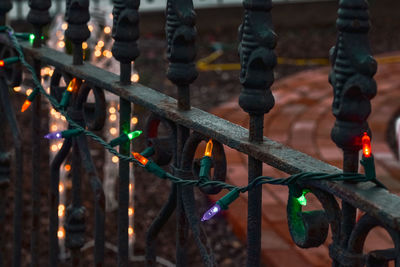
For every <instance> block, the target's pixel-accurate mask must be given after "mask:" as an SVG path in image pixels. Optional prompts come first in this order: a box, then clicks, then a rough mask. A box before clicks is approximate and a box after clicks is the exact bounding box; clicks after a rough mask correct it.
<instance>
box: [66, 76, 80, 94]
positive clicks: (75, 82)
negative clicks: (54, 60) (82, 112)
mask: <svg viewBox="0 0 400 267" xmlns="http://www.w3.org/2000/svg"><path fill="white" fill-rule="evenodd" d="M79 86H80V81H79V80H78V79H77V78H73V79H72V80H71V81H70V82H69V84H68V87H67V91H68V92H73V91H75V89H76V88H78V87H79Z"/></svg>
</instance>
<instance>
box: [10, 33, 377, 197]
mask: <svg viewBox="0 0 400 267" xmlns="http://www.w3.org/2000/svg"><path fill="white" fill-rule="evenodd" d="M6 31H7V33H8V36H9V38H10V40H11V42H12V44H13V46H14V48H15V49H16V51H17V52H18V55H19V59H20V61H21V63H22V64H23V65H24V66H25V67H26V69H27V70H28V71H29V72H30V73H31V75H32V80H33V82H34V83H35V86H36V88H35V90H39V91H40V93H42V94H43V95H44V96H45V97H46V98H47V99H48V100H49V102H50V103H51V105H52V106H53V107H54V109H56V110H57V111H58V112H60V113H61V114H62V115H63V116H64V117H65V119H66V120H67V121H68V123H69V124H70V125H71V126H72V127H74V128H76V129H79V130H81V133H84V134H85V135H86V136H88V137H90V138H92V139H93V140H94V141H96V142H98V143H99V144H101V145H102V146H103V147H104V148H105V149H107V150H108V151H109V152H110V153H111V154H113V155H115V156H117V157H118V158H119V159H120V160H124V161H129V162H133V163H135V164H136V165H139V166H141V167H143V165H142V164H141V163H140V162H139V161H138V160H136V159H135V158H134V157H131V156H125V155H122V154H120V153H118V151H117V150H116V149H114V148H113V147H112V146H110V144H109V143H108V142H106V141H105V140H103V139H102V138H101V137H100V136H98V135H96V134H94V133H93V132H91V131H89V130H86V129H85V128H84V127H82V126H80V125H79V124H78V123H76V122H75V121H74V120H72V119H71V118H70V117H69V116H68V114H67V112H66V111H65V109H64V108H62V107H61V106H60V104H59V103H58V101H57V99H56V98H54V97H53V96H51V95H50V94H48V93H47V92H46V90H44V88H43V86H42V84H41V82H40V80H39V78H38V77H37V75H36V72H35V69H34V68H33V67H32V66H31V65H30V64H29V63H28V62H27V61H26V60H25V56H24V52H23V49H22V47H21V45H20V43H19V42H18V39H17V38H16V36H15V35H14V30H13V29H12V28H11V27H9V26H7V28H6ZM165 178H166V179H168V180H170V181H171V182H172V183H174V184H178V185H182V186H196V187H209V186H213V187H217V188H221V189H227V190H229V191H231V190H234V189H238V190H239V191H240V192H241V193H245V192H246V191H249V190H251V189H253V188H255V187H257V186H261V185H263V184H272V185H283V186H284V185H286V186H290V185H295V184H296V183H298V182H300V181H310V180H314V181H316V180H330V181H344V180H346V181H354V182H366V181H372V182H375V184H376V185H378V186H383V185H382V184H381V183H380V182H378V181H377V180H376V179H368V178H367V177H366V176H365V175H362V174H357V173H335V174H327V173H317V172H301V173H297V174H294V175H291V176H289V177H288V178H272V177H268V176H259V177H257V178H255V179H254V180H253V181H252V182H250V183H249V184H248V185H246V186H242V187H238V186H234V185H231V184H228V183H225V182H221V181H210V180H204V179H199V180H184V179H181V178H179V177H176V176H174V175H172V174H171V173H169V172H166V174H165Z"/></svg>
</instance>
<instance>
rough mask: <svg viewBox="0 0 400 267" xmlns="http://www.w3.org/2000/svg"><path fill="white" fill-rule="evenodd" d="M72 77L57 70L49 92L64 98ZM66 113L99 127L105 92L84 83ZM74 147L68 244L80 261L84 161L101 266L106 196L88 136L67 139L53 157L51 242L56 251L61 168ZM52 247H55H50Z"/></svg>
mask: <svg viewBox="0 0 400 267" xmlns="http://www.w3.org/2000/svg"><path fill="white" fill-rule="evenodd" d="M71 78H72V77H70V75H68V74H64V73H62V72H61V71H59V70H57V69H56V70H55V71H54V74H53V76H52V79H51V81H50V94H51V95H53V96H55V97H56V98H57V99H58V100H60V99H61V97H62V93H63V92H64V91H65V90H66V86H63V85H61V79H64V82H65V84H68V83H69V81H70V80H71ZM91 90H92V91H93V95H94V100H95V102H94V103H90V104H91V105H89V106H88V105H87V104H88V103H86V101H87V98H88V95H89V92H90V91H91ZM68 104H69V106H68V107H67V112H68V114H69V115H70V117H71V118H72V119H73V120H74V121H76V122H78V123H79V124H80V125H82V126H85V125H88V127H89V128H90V129H92V130H99V129H101V128H102V127H103V125H104V120H105V110H106V108H105V107H106V104H105V97H104V92H103V91H102V90H101V89H99V88H96V87H95V88H93V89H92V86H90V84H88V83H83V84H82V85H81V86H80V88H78V89H77V90H76V92H75V93H74V96H73V97H72V98H71V100H70V102H69V103H68ZM71 148H72V153H73V162H72V170H73V188H72V191H73V194H72V195H73V201H72V206H70V207H68V209H67V213H66V225H65V230H66V243H65V244H66V247H68V248H69V249H71V251H72V260H73V262H75V263H77V262H79V261H80V259H79V258H80V255H79V253H80V252H79V251H80V249H81V248H82V247H83V245H84V242H85V241H84V229H85V221H84V207H83V206H82V205H81V200H80V196H79V194H80V188H81V178H82V177H81V173H80V168H81V164H82V165H83V167H84V168H85V170H86V172H87V174H88V176H89V179H90V184H91V188H92V191H93V193H94V202H95V256H94V257H95V263H96V266H101V265H102V264H103V261H104V222H105V196H104V191H103V187H102V184H101V181H100V179H99V177H98V175H97V172H96V168H95V165H94V163H93V161H92V158H91V154H90V150H89V147H88V145H87V140H86V137H85V136H83V135H78V136H75V137H72V138H65V139H64V142H63V146H62V147H61V149H60V151H59V152H58V153H57V155H56V157H55V158H54V160H53V162H52V164H51V166H52V168H51V181H54V182H53V183H52V185H51V196H52V197H51V213H50V244H52V245H54V246H55V250H56V251H57V247H58V243H57V236H56V235H57V224H58V218H57V214H56V213H55V212H54V210H55V211H56V210H57V206H58V202H59V191H58V190H59V189H58V182H59V168H60V166H61V164H62V162H63V161H64V160H65V158H66V156H67V155H68V153H69V152H70V150H71ZM50 249H53V250H54V248H52V246H50ZM56 251H51V252H50V255H51V258H50V264H51V266H56V264H57V261H58V259H57V256H52V255H53V254H54V255H57V253H56Z"/></svg>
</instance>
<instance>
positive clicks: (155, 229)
mask: <svg viewBox="0 0 400 267" xmlns="http://www.w3.org/2000/svg"><path fill="white" fill-rule="evenodd" d="M161 125H162V126H163V128H165V129H164V132H166V133H165V135H166V136H165V135H164V134H163V135H161V134H162V133H161V132H162V131H161V129H160V128H161V127H160V126H161ZM144 135H145V137H146V143H147V145H148V146H151V147H153V148H154V155H153V160H154V161H155V162H156V163H157V164H159V165H160V166H163V165H167V164H168V163H170V162H171V160H172V162H176V154H175V151H176V149H175V148H174V144H175V142H174V140H176V126H175V124H173V123H172V122H171V121H169V120H166V119H164V118H162V117H159V116H157V115H155V114H154V113H152V114H150V116H149V117H148V118H147V121H146V126H145V132H144ZM176 199H177V190H176V186H174V185H172V188H171V191H170V193H169V197H168V200H167V202H166V203H165V204H164V206H163V207H162V208H161V210H160V212H159V213H158V215H157V217H156V218H154V220H153V222H152V223H151V225H150V227H149V228H148V230H147V233H146V264H147V266H155V264H156V253H157V252H156V241H157V235H158V233H159V232H160V231H161V229H162V227H163V226H164V225H165V224H166V223H167V221H168V219H169V218H170V217H171V215H172V214H173V212H174V210H175V209H176Z"/></svg>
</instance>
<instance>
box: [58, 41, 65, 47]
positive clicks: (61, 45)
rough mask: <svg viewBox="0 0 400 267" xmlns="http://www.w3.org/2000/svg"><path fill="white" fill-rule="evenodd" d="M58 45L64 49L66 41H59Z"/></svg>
mask: <svg viewBox="0 0 400 267" xmlns="http://www.w3.org/2000/svg"><path fill="white" fill-rule="evenodd" d="M57 45H58V47H59V48H64V47H65V42H64V41H59V42H58V44H57Z"/></svg>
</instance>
